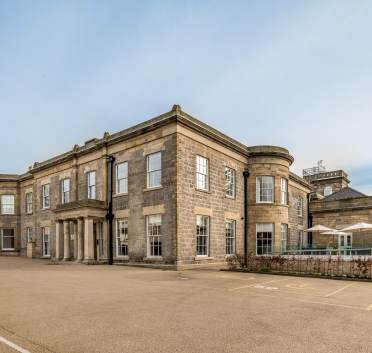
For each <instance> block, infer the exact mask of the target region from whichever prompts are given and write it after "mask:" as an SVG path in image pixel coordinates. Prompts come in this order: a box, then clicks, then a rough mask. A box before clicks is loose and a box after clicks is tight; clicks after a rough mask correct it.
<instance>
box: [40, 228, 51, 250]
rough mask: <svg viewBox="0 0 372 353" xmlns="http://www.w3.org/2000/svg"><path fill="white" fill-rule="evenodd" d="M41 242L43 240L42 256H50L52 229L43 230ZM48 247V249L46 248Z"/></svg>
mask: <svg viewBox="0 0 372 353" xmlns="http://www.w3.org/2000/svg"><path fill="white" fill-rule="evenodd" d="M41 240H42V247H41V248H42V249H41V250H42V256H45V257H47V256H50V228H49V227H42V228H41ZM45 246H46V247H45Z"/></svg>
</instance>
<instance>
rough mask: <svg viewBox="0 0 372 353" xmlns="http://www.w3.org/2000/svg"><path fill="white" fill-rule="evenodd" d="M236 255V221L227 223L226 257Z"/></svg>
mask: <svg viewBox="0 0 372 353" xmlns="http://www.w3.org/2000/svg"><path fill="white" fill-rule="evenodd" d="M233 254H235V221H226V255H233Z"/></svg>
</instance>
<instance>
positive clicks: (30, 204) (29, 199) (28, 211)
mask: <svg viewBox="0 0 372 353" xmlns="http://www.w3.org/2000/svg"><path fill="white" fill-rule="evenodd" d="M25 197H26V214H31V213H32V212H33V200H32V197H33V194H32V192H27V193H26V196H25Z"/></svg>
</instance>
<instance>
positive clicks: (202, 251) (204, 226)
mask: <svg viewBox="0 0 372 353" xmlns="http://www.w3.org/2000/svg"><path fill="white" fill-rule="evenodd" d="M208 254H209V217H208V216H200V215H197V216H196V255H199V256H208Z"/></svg>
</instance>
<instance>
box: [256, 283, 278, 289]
mask: <svg viewBox="0 0 372 353" xmlns="http://www.w3.org/2000/svg"><path fill="white" fill-rule="evenodd" d="M254 288H259V289H267V290H278V287H271V286H263V285H262V284H257V286H254Z"/></svg>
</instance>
